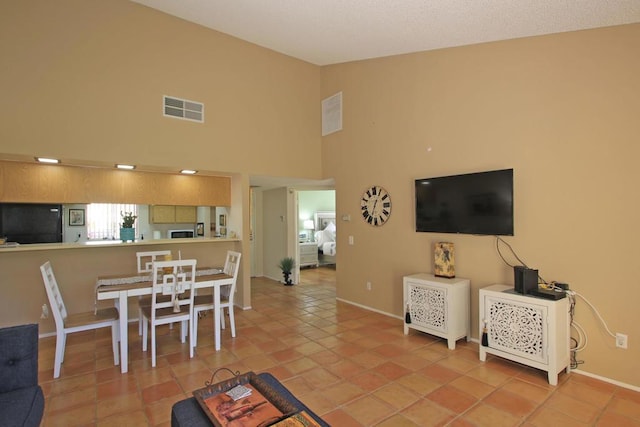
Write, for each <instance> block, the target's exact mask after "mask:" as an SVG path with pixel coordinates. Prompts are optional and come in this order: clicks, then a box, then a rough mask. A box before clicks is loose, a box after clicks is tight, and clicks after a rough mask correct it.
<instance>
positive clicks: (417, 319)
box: [403, 273, 470, 350]
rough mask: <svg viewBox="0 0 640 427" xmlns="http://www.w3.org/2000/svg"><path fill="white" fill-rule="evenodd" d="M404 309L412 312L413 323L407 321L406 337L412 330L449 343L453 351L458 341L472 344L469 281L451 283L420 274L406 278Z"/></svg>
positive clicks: (440, 278)
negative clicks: (470, 339)
mask: <svg viewBox="0 0 640 427" xmlns="http://www.w3.org/2000/svg"><path fill="white" fill-rule="evenodd" d="M403 292H404V307H405V309H407V310H409V316H410V318H411V323H407V319H406V318H405V323H404V333H405V335H406V334H408V333H409V328H411V329H415V330H417V331H421V332H426V333H427V334H431V335H435V336H438V337H441V338H446V339H447V344H448V346H449V349H451V350H453V349H455V348H456V341H457V340H458V339H460V338H464V337H467V341H468V340H469V333H470V326H469V317H470V316H469V309H470V307H469V292H470V282H469V280H468V279H460V278H454V279H447V278H443V277H436V276H434V275H432V274H427V273H418V274H412V275H410V276H405V277H404V278H403Z"/></svg>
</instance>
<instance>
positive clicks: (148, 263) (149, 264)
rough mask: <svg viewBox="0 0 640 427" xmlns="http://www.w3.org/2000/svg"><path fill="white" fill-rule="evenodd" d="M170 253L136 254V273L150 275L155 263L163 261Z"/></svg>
mask: <svg viewBox="0 0 640 427" xmlns="http://www.w3.org/2000/svg"><path fill="white" fill-rule="evenodd" d="M167 256H171V251H147V252H136V260H137V266H138V273H151V271H152V268H153V263H154V262H155V261H165V260H166V257H167Z"/></svg>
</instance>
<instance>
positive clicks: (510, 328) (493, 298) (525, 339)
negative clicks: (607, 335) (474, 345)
mask: <svg viewBox="0 0 640 427" xmlns="http://www.w3.org/2000/svg"><path fill="white" fill-rule="evenodd" d="M479 303H480V309H479V315H480V335H479V336H480V338H481V340H482V332H483V327H484V326H485V323H486V328H487V339H488V346H483V345H480V360H481V361H483V362H484V361H485V360H486V358H487V354H494V355H496V356H500V357H504V358H505V359H509V360H513V361H515V362H518V363H522V364H524V365H528V366H531V367H533V368H537V369H541V370H543V371H546V372H547V373H548V378H549V384H551V385H556V384H558V373H559V372H560V371H562V370H563V369H565V368H566V370H567V373H568V372H569V369H570V367H569V364H570V359H569V344H570V343H569V340H570V336H569V325H570V323H569V300H568V299H567V298H563V299H560V300H557V301H554V300H547V299H543V298H537V297H533V296H530V295H522V294H518V293H516V292H515V291H514V290H513V286H506V285H492V286H489V287H486V288H482V289H480V301H479Z"/></svg>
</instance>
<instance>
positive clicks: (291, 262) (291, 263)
mask: <svg viewBox="0 0 640 427" xmlns="http://www.w3.org/2000/svg"><path fill="white" fill-rule="evenodd" d="M295 266H296V260H295V259H293V258H291V257H284V258H282V259H281V260H280V263H279V264H278V267H279V268H280V270H282V276H284V284H285V285H286V286H291V285H293V282H292V281H291V271H292V270H293V268H294V267H295Z"/></svg>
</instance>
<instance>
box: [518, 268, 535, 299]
mask: <svg viewBox="0 0 640 427" xmlns="http://www.w3.org/2000/svg"><path fill="white" fill-rule="evenodd" d="M513 275H514V288H515V291H516V292H518V293H519V294H524V295H526V294H528V293H529V292H530V291H534V290H537V289H538V270H534V269H531V268H527V267H523V266H516V267H513Z"/></svg>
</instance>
